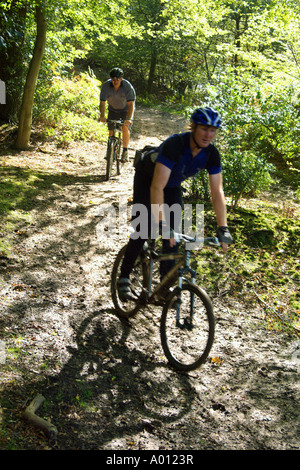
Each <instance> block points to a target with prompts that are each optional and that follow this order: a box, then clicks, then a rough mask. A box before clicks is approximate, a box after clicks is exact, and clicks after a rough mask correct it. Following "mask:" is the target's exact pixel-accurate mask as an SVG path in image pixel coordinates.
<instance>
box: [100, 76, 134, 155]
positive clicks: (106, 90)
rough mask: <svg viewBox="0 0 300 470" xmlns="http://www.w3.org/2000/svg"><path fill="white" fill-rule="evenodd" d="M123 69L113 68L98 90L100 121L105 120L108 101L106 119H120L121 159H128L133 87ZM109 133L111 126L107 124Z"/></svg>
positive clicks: (132, 110) (132, 111) (132, 114)
mask: <svg viewBox="0 0 300 470" xmlns="http://www.w3.org/2000/svg"><path fill="white" fill-rule="evenodd" d="M123 75H124V73H123V70H122V69H119V68H113V69H112V70H111V72H110V79H109V80H107V81H106V82H104V83H103V85H102V87H101V92H100V122H106V118H105V107H106V102H107V103H108V120H110V119H111V120H120V119H121V120H122V121H124V125H123V126H122V134H123V155H122V161H128V146H129V141H130V129H131V125H132V121H133V116H134V109H135V99H136V93H135V89H134V88H133V86H132V85H131V83H130V82H129V81H128V80H125V79H124V78H123ZM108 129H109V132H110V135H112V130H111V126H110V125H109V124H108Z"/></svg>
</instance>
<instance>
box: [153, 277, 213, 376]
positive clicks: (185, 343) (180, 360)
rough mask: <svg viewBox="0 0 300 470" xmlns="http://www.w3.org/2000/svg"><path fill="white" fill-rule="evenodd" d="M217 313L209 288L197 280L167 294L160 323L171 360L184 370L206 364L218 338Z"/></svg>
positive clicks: (164, 345) (162, 340)
mask: <svg viewBox="0 0 300 470" xmlns="http://www.w3.org/2000/svg"><path fill="white" fill-rule="evenodd" d="M214 329H215V322H214V314H213V307H212V303H211V301H210V299H209V297H208V295H207V294H206V292H205V291H204V290H202V289H200V288H199V287H197V286H195V285H193V284H187V285H184V286H183V287H182V288H181V289H180V288H179V287H176V288H175V289H174V291H173V292H172V293H171V294H170V295H169V296H168V297H167V300H166V303H165V305H164V308H163V313H162V316H161V324H160V335H161V343H162V347H163V350H164V353H165V355H166V357H167V359H168V361H169V363H170V364H171V365H172V366H173V367H174V368H176V369H178V370H182V371H189V370H194V369H196V368H197V367H199V366H200V365H202V364H203V363H204V362H205V360H206V358H207V356H208V354H209V351H210V349H211V346H212V344H213V340H214Z"/></svg>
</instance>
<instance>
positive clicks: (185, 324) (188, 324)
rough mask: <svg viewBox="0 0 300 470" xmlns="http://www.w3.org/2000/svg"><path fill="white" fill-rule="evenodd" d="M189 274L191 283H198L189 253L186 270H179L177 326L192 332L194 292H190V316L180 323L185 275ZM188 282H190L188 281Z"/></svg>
mask: <svg viewBox="0 0 300 470" xmlns="http://www.w3.org/2000/svg"><path fill="white" fill-rule="evenodd" d="M185 273H189V274H190V275H191V279H192V281H191V283H192V284H195V283H196V272H195V271H194V270H193V269H191V268H190V253H189V252H187V255H186V265H185V267H184V268H182V269H180V270H179V275H178V287H179V295H178V297H177V300H176V326H177V327H178V328H180V329H182V330H184V329H187V330H192V329H193V315H194V299H195V295H194V292H190V295H191V297H190V299H189V302H190V304H189V316H185V317H184V319H183V321H182V322H181V321H180V316H181V313H182V312H181V305H182V297H181V295H182V284H183V279H185V278H184V274H185ZM187 282H190V281H188V280H187Z"/></svg>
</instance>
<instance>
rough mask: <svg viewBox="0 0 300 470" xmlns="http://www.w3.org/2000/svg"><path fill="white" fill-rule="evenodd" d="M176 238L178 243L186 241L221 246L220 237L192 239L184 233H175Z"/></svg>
mask: <svg viewBox="0 0 300 470" xmlns="http://www.w3.org/2000/svg"><path fill="white" fill-rule="evenodd" d="M174 238H175V239H176V241H184V242H185V243H203V244H204V245H215V246H221V245H220V242H219V239H218V237H205V238H197V237H190V236H189V235H185V234H184V233H177V232H175V233H174Z"/></svg>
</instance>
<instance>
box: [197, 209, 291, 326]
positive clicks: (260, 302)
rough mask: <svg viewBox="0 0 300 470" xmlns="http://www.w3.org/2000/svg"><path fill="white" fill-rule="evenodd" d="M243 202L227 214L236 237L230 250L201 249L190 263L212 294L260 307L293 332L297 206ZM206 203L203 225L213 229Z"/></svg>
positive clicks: (271, 322)
mask: <svg viewBox="0 0 300 470" xmlns="http://www.w3.org/2000/svg"><path fill="white" fill-rule="evenodd" d="M242 205H243V207H239V208H237V209H235V210H234V211H233V210H232V211H230V212H229V214H228V224H229V226H230V231H231V233H232V235H233V239H234V243H233V245H232V246H231V247H230V248H229V251H228V254H226V255H224V254H222V253H221V252H219V251H216V250H212V249H210V248H204V249H202V250H201V251H200V252H199V254H198V255H197V257H196V260H195V266H194V267H195V269H196V270H197V274H198V277H199V280H200V283H201V282H202V284H203V286H204V287H205V289H206V290H207V291H208V292H210V293H211V295H212V296H222V297H224V296H227V295H228V296H229V297H230V298H231V299H237V300H238V301H239V300H242V301H243V302H245V303H247V304H248V306H249V309H251V308H252V307H255V308H258V307H259V306H260V307H261V308H262V309H263V311H264V312H265V317H266V320H267V321H268V324H269V327H271V328H276V329H278V328H279V329H281V330H282V329H284V330H286V329H287V330H288V331H289V332H290V333H295V328H296V329H297V328H298V329H299V324H300V308H299V307H300V296H299V289H298V284H299V281H300V276H299V268H300V265H299V255H300V222H299V217H297V216H296V214H295V207H290V208H289V207H287V205H283V204H282V206H280V205H279V204H278V201H275V202H273V203H272V202H270V201H269V200H268V201H267V200H252V201H251V202H250V203H249V201H248V202H246V201H244V203H243V204H241V206H242ZM205 207H206V210H205V227H206V231H207V233H208V234H211V233H213V231H214V228H215V217H214V214H213V211H212V210H211V209H210V206H209V205H206V206H205ZM298 210H299V208H298Z"/></svg>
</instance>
